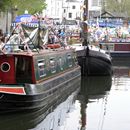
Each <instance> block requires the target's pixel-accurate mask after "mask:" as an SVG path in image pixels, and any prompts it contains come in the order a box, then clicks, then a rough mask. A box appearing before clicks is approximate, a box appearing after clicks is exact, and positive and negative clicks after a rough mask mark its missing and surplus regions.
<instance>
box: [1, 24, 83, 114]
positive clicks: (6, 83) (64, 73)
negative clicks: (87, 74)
mask: <svg viewBox="0 0 130 130" xmlns="http://www.w3.org/2000/svg"><path fill="white" fill-rule="evenodd" d="M24 26H25V25H24ZM15 29H16V28H15ZM19 29H21V25H20V27H19ZM28 31H30V30H28ZM35 31H37V28H34V30H33V31H32V30H31V33H28V32H26V33H22V36H23V35H24V38H23V39H22V36H21V34H19V33H18V34H17V33H14V34H13V35H12V36H11V37H10V39H9V40H8V42H7V43H6V44H5V45H4V46H3V47H2V48H1V53H0V114H2V113H7V112H20V111H35V110H39V109H41V108H42V109H43V108H44V107H48V106H50V105H51V104H52V103H54V102H56V101H57V99H58V98H60V97H62V96H63V95H64V94H65V93H68V92H69V93H71V92H72V91H73V90H75V89H77V88H78V87H79V86H80V80H81V70H80V66H79V65H78V64H77V60H76V54H75V50H74V49H65V48H63V47H60V48H56V49H49V48H47V49H46V48H42V47H40V45H42V43H41V42H40V43H41V44H40V45H39V40H40V38H41V37H42V36H41V35H40V37H38V39H37V38H36V36H39V35H36V34H35V33H34V32H35ZM42 31H45V29H42ZM15 32H17V30H15ZM32 33H33V34H32ZM25 34H26V36H27V37H26V36H25ZM28 35H29V36H28ZM34 39H36V40H38V42H36V40H34Z"/></svg>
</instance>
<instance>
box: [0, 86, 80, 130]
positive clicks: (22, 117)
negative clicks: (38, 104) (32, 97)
mask: <svg viewBox="0 0 130 130" xmlns="http://www.w3.org/2000/svg"><path fill="white" fill-rule="evenodd" d="M79 89H80V86H79V88H78V89H77V90H75V91H73V92H72V93H71V94H70V93H69V94H70V95H66V96H63V98H62V99H59V100H58V101H56V102H55V103H53V104H52V105H51V106H50V107H48V108H46V109H45V108H44V109H40V110H38V111H35V112H28V113H21V114H20V113H19V114H9V115H0V130H34V129H35V130H39V129H40V130H52V129H53V130H57V127H59V126H60V125H61V124H62V123H63V121H64V118H65V115H66V114H67V113H69V111H70V109H71V106H72V105H73V104H74V102H75V100H76V98H77V95H78V93H79ZM61 118H62V119H61ZM39 124H41V128H37V125H39ZM54 124H55V126H54ZM53 127H55V128H53Z"/></svg>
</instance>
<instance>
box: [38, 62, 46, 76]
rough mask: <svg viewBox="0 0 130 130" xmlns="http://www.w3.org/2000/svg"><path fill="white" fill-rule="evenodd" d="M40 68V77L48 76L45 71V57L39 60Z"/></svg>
mask: <svg viewBox="0 0 130 130" xmlns="http://www.w3.org/2000/svg"><path fill="white" fill-rule="evenodd" d="M38 70H39V75H40V77H44V76H46V72H45V60H44V59H42V60H39V61H38Z"/></svg>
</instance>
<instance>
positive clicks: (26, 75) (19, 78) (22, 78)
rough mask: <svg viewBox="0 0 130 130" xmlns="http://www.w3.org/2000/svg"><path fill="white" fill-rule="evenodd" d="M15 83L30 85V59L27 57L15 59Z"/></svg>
mask: <svg viewBox="0 0 130 130" xmlns="http://www.w3.org/2000/svg"><path fill="white" fill-rule="evenodd" d="M15 68H16V82H17V83H32V70H31V59H30V58H28V57H15Z"/></svg>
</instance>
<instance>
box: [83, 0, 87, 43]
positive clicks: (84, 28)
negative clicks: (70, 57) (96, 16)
mask: <svg viewBox="0 0 130 130" xmlns="http://www.w3.org/2000/svg"><path fill="white" fill-rule="evenodd" d="M83 21H84V25H83V33H84V42H83V45H87V44H88V0H84V12H83Z"/></svg>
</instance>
